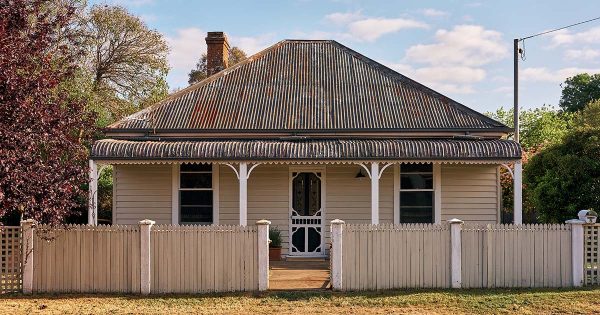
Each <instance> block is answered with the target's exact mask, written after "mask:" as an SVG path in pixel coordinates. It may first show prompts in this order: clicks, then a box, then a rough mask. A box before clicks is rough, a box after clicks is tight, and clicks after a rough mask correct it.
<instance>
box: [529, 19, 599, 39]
mask: <svg viewBox="0 0 600 315" xmlns="http://www.w3.org/2000/svg"><path fill="white" fill-rule="evenodd" d="M596 20H600V16H599V17H597V18H593V19H591V20H587V21H582V22H579V23H575V24H571V25H567V26H563V27H560V28H555V29H553V30H549V31H545V32H541V33H537V34H534V35H531V36H527V37H523V38H519V41H524V40H526V39H529V38H532V37H537V36H541V35H545V34H548V33H553V32H556V31H560V30H564V29H565V28H569V27H573V26H577V25H581V24H585V23H589V22H592V21H596Z"/></svg>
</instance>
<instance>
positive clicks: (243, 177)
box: [238, 162, 248, 226]
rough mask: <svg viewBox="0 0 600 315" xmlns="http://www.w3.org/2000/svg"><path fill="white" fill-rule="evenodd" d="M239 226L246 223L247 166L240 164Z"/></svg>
mask: <svg viewBox="0 0 600 315" xmlns="http://www.w3.org/2000/svg"><path fill="white" fill-rule="evenodd" d="M238 176H239V180H240V225H241V226H246V225H247V223H248V164H246V162H242V163H240V170H239V174H238Z"/></svg>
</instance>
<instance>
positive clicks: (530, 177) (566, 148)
mask: <svg viewBox="0 0 600 315" xmlns="http://www.w3.org/2000/svg"><path fill="white" fill-rule="evenodd" d="M593 108H595V109H596V110H597V104H596V105H594V106H593ZM596 123H598V122H596ZM599 157H600V128H593V127H590V126H587V125H586V126H581V127H578V128H577V129H575V130H573V131H571V132H570V133H569V134H568V135H567V136H566V138H565V140H564V142H562V143H560V144H556V145H553V146H551V147H549V148H547V149H545V150H544V151H542V152H540V153H539V154H537V155H536V156H534V157H533V158H531V160H530V161H529V163H528V165H527V167H526V168H525V171H524V178H523V182H524V184H525V185H527V187H528V191H527V194H528V195H529V199H530V201H531V203H532V205H533V207H535V209H536V210H537V211H538V212H539V214H540V219H541V220H543V221H544V222H552V223H558V222H564V220H567V219H572V218H573V217H574V216H575V214H576V213H577V211H578V210H581V209H589V208H592V209H600V159H599Z"/></svg>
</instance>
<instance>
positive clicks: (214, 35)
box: [206, 32, 229, 76]
mask: <svg viewBox="0 0 600 315" xmlns="http://www.w3.org/2000/svg"><path fill="white" fill-rule="evenodd" d="M206 46H207V49H206V71H207V72H208V75H209V76H210V75H213V74H215V73H217V72H219V71H221V70H223V69H225V68H227V66H228V64H229V42H227V35H225V33H223V32H208V33H207V34H206Z"/></svg>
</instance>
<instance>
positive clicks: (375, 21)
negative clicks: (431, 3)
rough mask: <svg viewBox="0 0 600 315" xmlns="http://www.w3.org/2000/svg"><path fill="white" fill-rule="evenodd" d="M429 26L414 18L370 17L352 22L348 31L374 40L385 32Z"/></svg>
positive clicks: (358, 37)
mask: <svg viewBox="0 0 600 315" xmlns="http://www.w3.org/2000/svg"><path fill="white" fill-rule="evenodd" d="M427 27H428V25H427V24H425V23H423V22H419V21H416V20H412V19H403V18H397V19H385V18H368V19H362V20H358V21H354V22H351V23H350V24H349V25H348V31H349V33H350V35H352V36H353V37H355V38H356V39H358V40H363V41H370V42H372V41H375V40H377V39H378V38H379V37H381V36H383V35H385V34H389V33H394V32H397V31H400V30H403V29H411V28H427Z"/></svg>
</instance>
